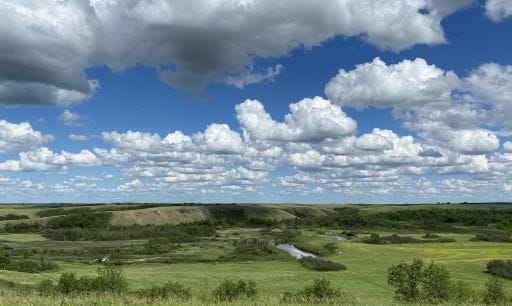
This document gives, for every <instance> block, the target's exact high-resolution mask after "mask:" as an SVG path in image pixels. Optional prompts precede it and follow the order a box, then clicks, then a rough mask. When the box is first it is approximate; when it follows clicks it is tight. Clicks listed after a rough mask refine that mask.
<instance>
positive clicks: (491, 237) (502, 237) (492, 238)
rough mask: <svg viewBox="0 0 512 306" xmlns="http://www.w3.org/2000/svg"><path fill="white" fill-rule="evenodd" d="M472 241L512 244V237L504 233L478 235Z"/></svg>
mask: <svg viewBox="0 0 512 306" xmlns="http://www.w3.org/2000/svg"><path fill="white" fill-rule="evenodd" d="M471 241H486V242H512V237H510V235H508V234H502V233H486V234H477V235H475V237H474V238H471Z"/></svg>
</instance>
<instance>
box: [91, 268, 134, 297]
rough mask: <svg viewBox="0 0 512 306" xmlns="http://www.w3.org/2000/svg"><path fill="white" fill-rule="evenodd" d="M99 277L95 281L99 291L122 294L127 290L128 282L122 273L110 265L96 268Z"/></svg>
mask: <svg viewBox="0 0 512 306" xmlns="http://www.w3.org/2000/svg"><path fill="white" fill-rule="evenodd" d="M98 274H99V276H98V277H97V278H96V279H95V283H97V285H98V287H100V288H98V289H99V290H100V291H109V292H123V291H126V289H128V282H127V281H126V279H125V278H124V276H123V271H122V270H121V269H120V268H119V267H116V266H114V265H112V264H107V265H105V266H100V267H98Z"/></svg>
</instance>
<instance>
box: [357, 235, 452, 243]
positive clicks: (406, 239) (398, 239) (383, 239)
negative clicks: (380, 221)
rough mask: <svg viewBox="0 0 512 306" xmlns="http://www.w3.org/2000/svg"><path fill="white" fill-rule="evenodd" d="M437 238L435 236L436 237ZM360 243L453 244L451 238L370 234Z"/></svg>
mask: <svg viewBox="0 0 512 306" xmlns="http://www.w3.org/2000/svg"><path fill="white" fill-rule="evenodd" d="M436 236H437V235H436ZM361 242H363V243H368V244H400V243H433V242H440V243H441V242H455V239H451V238H429V240H421V239H416V238H414V237H410V236H399V235H397V234H393V235H389V236H380V235H379V234H375V233H372V234H371V235H370V237H365V238H362V239H361Z"/></svg>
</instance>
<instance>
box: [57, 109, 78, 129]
mask: <svg viewBox="0 0 512 306" xmlns="http://www.w3.org/2000/svg"><path fill="white" fill-rule="evenodd" d="M58 119H59V120H60V121H62V122H63V123H64V124H65V125H69V126H80V125H82V117H81V116H80V115H79V114H78V113H75V112H72V111H70V110H67V109H66V110H64V111H63V112H62V114H60V116H59V118H58Z"/></svg>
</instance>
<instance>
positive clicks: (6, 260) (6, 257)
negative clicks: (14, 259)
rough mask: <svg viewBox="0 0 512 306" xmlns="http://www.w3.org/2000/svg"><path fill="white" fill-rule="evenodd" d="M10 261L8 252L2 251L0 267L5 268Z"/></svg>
mask: <svg viewBox="0 0 512 306" xmlns="http://www.w3.org/2000/svg"><path fill="white" fill-rule="evenodd" d="M10 263H11V258H10V257H9V254H7V253H5V252H2V253H0V269H2V270H5V268H6V267H7V266H8V265H9V264H10Z"/></svg>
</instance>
